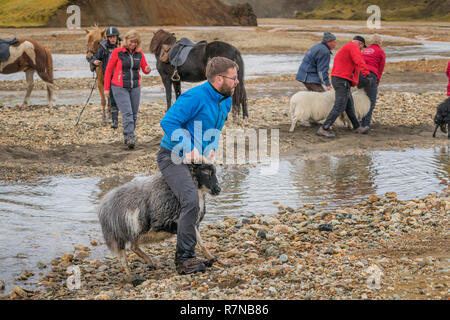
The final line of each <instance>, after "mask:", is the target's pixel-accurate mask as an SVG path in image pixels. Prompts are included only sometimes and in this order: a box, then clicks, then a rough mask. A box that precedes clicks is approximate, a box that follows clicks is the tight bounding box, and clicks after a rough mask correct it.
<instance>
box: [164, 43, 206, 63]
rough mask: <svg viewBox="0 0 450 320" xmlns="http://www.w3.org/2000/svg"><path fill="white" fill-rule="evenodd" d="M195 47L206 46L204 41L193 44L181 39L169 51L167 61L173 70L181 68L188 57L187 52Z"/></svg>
mask: <svg viewBox="0 0 450 320" xmlns="http://www.w3.org/2000/svg"><path fill="white" fill-rule="evenodd" d="M197 45H206V40H202V41H199V42H193V41H191V40H189V39H188V38H181V39H180V40H178V41H177V42H176V43H175V45H174V46H173V47H172V49H170V51H169V61H170V64H171V65H172V66H174V67H175V68H177V67H179V66H182V65H183V64H184V63H185V62H186V59H187V57H188V55H189V52H191V50H192V49H193V48H194V47H195V46H197Z"/></svg>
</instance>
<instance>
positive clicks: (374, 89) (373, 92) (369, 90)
mask: <svg viewBox="0 0 450 320" xmlns="http://www.w3.org/2000/svg"><path fill="white" fill-rule="evenodd" d="M369 77H370V78H371V80H372V82H371V85H368V86H366V87H365V88H364V91H365V92H366V94H367V96H368V97H369V100H370V109H369V112H367V114H366V115H365V116H364V117H363V118H362V121H361V125H362V126H364V127H369V126H370V120H372V113H373V109H375V103H376V102H377V95H378V78H377V75H376V74H375V73H373V72H372V71H370V76H369Z"/></svg>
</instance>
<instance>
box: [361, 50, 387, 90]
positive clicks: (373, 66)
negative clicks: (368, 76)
mask: <svg viewBox="0 0 450 320" xmlns="http://www.w3.org/2000/svg"><path fill="white" fill-rule="evenodd" d="M362 56H363V59H364V62H365V63H366V66H367V69H369V71H372V72H373V73H375V74H376V75H377V78H378V84H380V80H381V76H382V74H383V70H384V65H385V63H386V54H385V53H384V51H383V49H381V48H380V46H379V45H377V44H372V45H370V46H368V47H367V48H365V49H364V50H363V52H362Z"/></svg>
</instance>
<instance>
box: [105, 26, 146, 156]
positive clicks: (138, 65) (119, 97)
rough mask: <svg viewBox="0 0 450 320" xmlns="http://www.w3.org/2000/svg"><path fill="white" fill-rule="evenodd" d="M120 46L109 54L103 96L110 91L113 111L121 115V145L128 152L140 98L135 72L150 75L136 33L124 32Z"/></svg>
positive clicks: (132, 139) (138, 78)
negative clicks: (122, 139)
mask: <svg viewBox="0 0 450 320" xmlns="http://www.w3.org/2000/svg"><path fill="white" fill-rule="evenodd" d="M124 39H125V41H124V44H123V46H122V47H121V48H116V49H114V51H113V52H112V54H111V57H110V60H109V62H108V66H107V67H106V71H105V88H104V89H105V96H107V97H109V91H110V90H112V93H113V95H114V100H116V103H117V107H118V108H119V110H120V113H122V124H123V137H124V143H125V144H126V145H127V146H128V148H129V149H133V148H134V145H135V135H134V130H135V129H136V120H137V114H138V110H139V101H140V98H141V85H140V77H141V76H140V74H139V70H140V69H142V71H143V72H144V73H145V74H149V73H150V71H151V70H150V67H149V66H148V65H147V61H146V60H145V56H144V53H143V52H142V50H141V49H140V46H141V39H140V36H139V34H138V33H137V31H136V30H130V31H128V32H127V33H126V34H125V36H124Z"/></svg>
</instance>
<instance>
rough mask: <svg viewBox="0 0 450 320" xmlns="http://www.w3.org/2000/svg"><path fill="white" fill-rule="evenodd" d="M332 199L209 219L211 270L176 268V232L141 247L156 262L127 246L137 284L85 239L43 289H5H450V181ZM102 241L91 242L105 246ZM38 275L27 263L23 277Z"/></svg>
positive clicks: (184, 294)
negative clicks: (346, 200)
mask: <svg viewBox="0 0 450 320" xmlns="http://www.w3.org/2000/svg"><path fill="white" fill-rule="evenodd" d="M274 203H275V204H278V203H277V202H274ZM326 206H327V204H326V203H322V204H321V205H320V206H317V207H314V206H313V205H308V204H304V205H303V207H302V208H297V209H293V208H289V207H285V206H283V205H279V207H278V212H277V213H274V214H272V215H269V216H262V215H255V216H253V217H250V218H247V219H243V220H241V221H240V220H238V219H234V218H225V219H224V220H223V222H220V223H214V224H207V225H204V226H203V227H202V229H201V233H202V238H203V239H204V241H205V242H206V243H207V247H208V248H209V249H210V250H211V252H212V253H213V254H214V255H216V256H217V257H219V258H220V259H221V260H222V262H223V263H224V264H225V265H219V264H215V265H213V267H211V268H208V269H207V271H206V272H205V273H201V274H195V275H188V276H179V275H178V274H177V273H176V271H175V268H174V264H173V254H174V248H175V238H171V240H166V241H165V242H160V243H157V244H152V245H149V246H143V248H144V251H145V252H146V253H147V254H148V255H149V256H151V257H153V258H154V259H155V260H156V261H158V262H159V263H160V264H161V267H160V268H158V269H156V270H153V269H151V268H148V266H147V265H145V264H144V263H143V261H142V260H140V259H139V258H138V257H137V256H136V255H135V254H130V255H128V260H129V262H130V265H131V268H132V272H133V282H132V283H129V282H127V281H125V278H124V272H123V269H122V268H121V265H120V262H119V261H118V259H117V258H114V257H109V256H107V257H105V259H104V260H102V261H100V260H90V259H89V252H90V250H91V249H90V248H89V247H87V246H82V245H80V246H76V247H75V248H74V251H73V252H72V253H68V254H64V255H62V256H61V257H57V258H55V259H54V260H52V262H51V266H49V268H48V269H49V270H47V269H45V270H42V272H41V273H39V275H40V276H42V277H41V278H40V283H39V284H40V285H41V286H42V289H40V290H27V289H24V288H21V287H20V286H16V287H15V288H14V289H13V290H12V291H11V292H10V293H9V294H7V295H5V296H4V297H3V298H4V299H99V300H103V299H394V300H398V299H448V298H450V288H449V285H450V277H449V276H450V273H449V248H450V238H449V236H450V234H449V221H448V213H449V211H450V188H447V189H445V190H444V191H443V192H441V193H439V194H437V195H436V194H434V195H429V196H426V197H425V198H423V199H420V200H412V201H398V200H397V198H396V194H395V193H393V192H391V193H386V195H385V197H384V198H382V199H380V198H378V197H377V196H375V195H372V196H370V197H369V198H368V199H367V200H366V201H363V202H362V203H360V204H359V205H356V206H354V207H351V208H342V209H338V210H333V211H329V210H326ZM99 242H100V241H99ZM99 242H97V241H95V240H93V241H92V242H91V244H92V245H93V246H96V245H99V244H100V245H104V244H103V243H101V242H100V243H99ZM69 266H76V267H78V268H79V270H80V275H81V276H80V279H81V282H80V288H79V289H74V290H71V289H69V287H68V286H67V282H66V281H67V279H68V277H69V276H71V275H72V274H71V273H70V274H68V273H67V270H68V269H67V268H68V267H69ZM30 275H31V273H30V272H28V271H25V272H24V273H23V274H22V276H21V277H22V280H24V281H26V279H27V278H28V277H29V276H30ZM69 283H72V282H70V281H69Z"/></svg>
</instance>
